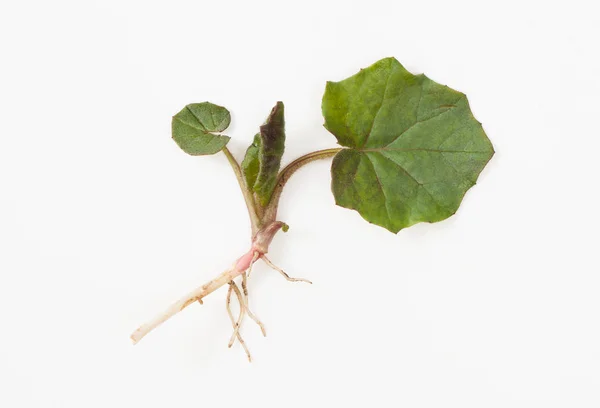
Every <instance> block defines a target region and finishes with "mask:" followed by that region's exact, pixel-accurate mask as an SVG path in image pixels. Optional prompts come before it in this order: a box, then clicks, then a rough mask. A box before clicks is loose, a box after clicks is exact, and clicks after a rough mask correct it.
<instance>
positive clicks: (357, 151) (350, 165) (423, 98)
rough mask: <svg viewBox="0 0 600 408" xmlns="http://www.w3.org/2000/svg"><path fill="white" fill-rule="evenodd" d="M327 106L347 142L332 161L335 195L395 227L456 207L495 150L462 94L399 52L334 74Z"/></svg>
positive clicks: (328, 123)
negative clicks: (407, 65)
mask: <svg viewBox="0 0 600 408" xmlns="http://www.w3.org/2000/svg"><path fill="white" fill-rule="evenodd" d="M322 109H323V116H324V117H325V127H326V128H327V129H328V130H329V131H330V132H331V133H333V134H334V136H335V137H336V138H337V140H338V142H339V143H340V144H341V145H342V146H346V147H347V149H342V150H341V151H340V152H339V153H338V154H337V155H336V156H335V157H334V160H333V164H332V167H331V173H332V190H333V194H334V196H335V200H336V203H337V204H338V205H340V206H342V207H346V208H350V209H354V210H357V211H358V212H359V213H360V215H361V216H362V217H363V218H364V219H366V220H367V221H369V222H371V223H374V224H377V225H380V226H382V227H384V228H387V229H388V230H390V231H392V232H398V231H399V230H401V229H402V228H406V227H409V226H411V225H413V224H416V223H418V222H436V221H441V220H443V219H446V218H448V217H449V216H451V215H452V214H454V213H455V212H456V210H457V209H458V207H459V206H460V203H461V201H462V198H463V196H464V195H465V193H466V191H467V190H468V189H469V188H470V187H471V186H473V185H474V184H475V182H476V181H477V177H478V176H479V173H480V172H481V170H482V169H483V168H484V167H485V165H486V163H487V162H488V161H489V160H490V158H491V157H492V155H493V154H494V149H493V147H492V144H491V143H490V141H489V139H488V138H487V136H486V135H485V133H484V131H483V128H482V127H481V123H479V122H478V121H477V120H476V119H475V118H474V117H473V114H472V113H471V110H470V109H469V104H468V102H467V98H466V96H465V95H464V94H462V93H460V92H457V91H454V90H452V89H450V88H448V87H447V86H443V85H440V84H438V83H436V82H434V81H432V80H431V79H429V78H427V77H426V76H425V75H413V74H411V73H410V72H408V71H407V70H406V69H404V67H403V66H402V65H401V64H400V63H399V62H398V61H396V59H394V58H386V59H382V60H380V61H378V62H377V63H375V64H373V65H371V66H370V67H368V68H366V69H363V70H361V71H360V72H359V73H357V74H356V75H354V76H351V77H350V78H347V79H345V80H343V81H340V82H328V83H327V87H326V89H325V95H324V96H323V104H322Z"/></svg>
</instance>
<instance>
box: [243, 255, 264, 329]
mask: <svg viewBox="0 0 600 408" xmlns="http://www.w3.org/2000/svg"><path fill="white" fill-rule="evenodd" d="M257 259H258V252H255V253H254V257H253V258H252V262H251V263H250V267H248V272H247V274H248V277H250V273H251V272H252V266H253V265H254V263H255V262H256V260H257ZM242 291H243V292H244V307H245V308H246V312H247V313H248V316H250V318H251V319H252V320H254V323H256V324H257V325H258V327H260V331H261V332H262V334H263V336H264V337H267V330H266V329H265V325H264V324H263V323H262V322H261V321H260V320H259V319H258V317H256V315H255V314H254V313H252V311H251V310H250V306H248V282H247V279H246V272H244V273H242Z"/></svg>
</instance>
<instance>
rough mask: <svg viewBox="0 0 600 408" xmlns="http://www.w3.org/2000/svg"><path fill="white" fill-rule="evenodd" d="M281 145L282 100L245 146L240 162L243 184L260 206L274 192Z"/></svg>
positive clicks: (283, 139) (264, 203) (283, 136)
mask: <svg viewBox="0 0 600 408" xmlns="http://www.w3.org/2000/svg"><path fill="white" fill-rule="evenodd" d="M284 148H285V120H284V108H283V102H277V104H276V105H275V107H273V109H272V110H271V113H270V114H269V117H268V118H267V120H266V122H265V124H264V125H262V126H261V127H260V133H259V134H257V135H256V136H255V137H254V142H253V143H252V144H251V145H250V147H248V150H247V151H246V156H245V157H244V160H243V161H242V171H243V173H244V177H245V179H246V184H247V185H248V186H249V187H250V188H251V189H252V191H254V193H255V194H256V197H257V198H258V201H259V203H260V204H261V205H263V206H265V205H267V204H268V203H269V200H270V199H271V195H272V194H273V189H274V188H275V183H276V182H277V174H278V173H279V167H280V166H281V157H282V156H283V150H284Z"/></svg>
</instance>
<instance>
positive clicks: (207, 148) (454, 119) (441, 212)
mask: <svg viewBox="0 0 600 408" xmlns="http://www.w3.org/2000/svg"><path fill="white" fill-rule="evenodd" d="M321 107H322V112H323V117H324V119H325V123H324V126H325V128H326V129H327V130H328V131H329V132H331V133H332V134H333V136H335V138H336V139H337V142H338V144H339V145H340V146H341V147H335V148H331V149H325V150H318V151H314V152H312V153H308V154H306V155H304V156H302V157H299V158H297V159H296V160H294V161H292V162H291V163H290V164H288V165H287V166H285V167H284V168H283V170H280V166H281V159H282V156H283V152H284V147H285V137H286V136H285V121H284V105H283V103H282V102H277V104H276V105H275V107H273V109H272V110H271V113H270V114H269V116H268V117H267V120H266V121H265V123H264V124H263V125H262V126H260V129H259V132H258V133H257V134H256V135H255V136H254V140H253V142H252V144H251V145H250V146H249V147H248V149H247V151H246V154H245V157H244V159H243V160H242V162H241V163H238V161H237V160H236V159H235V158H234V157H233V155H232V154H231V152H230V151H229V149H228V148H227V143H228V142H229V140H230V138H229V137H228V136H225V135H224V134H222V133H221V132H223V131H225V130H226V129H227V127H228V126H229V123H230V120H231V116H230V114H229V111H228V110H227V109H225V108H224V107H222V106H219V105H215V104H212V103H210V102H203V103H193V104H190V105H187V106H186V107H184V108H183V109H182V110H181V111H180V112H179V113H177V114H176V115H175V116H174V117H173V120H172V136H173V139H174V140H175V142H176V143H177V144H178V145H179V147H181V149H182V150H183V151H185V152H186V153H188V154H190V155H192V156H203V155H211V154H216V153H218V152H223V154H224V155H225V157H226V158H227V160H228V161H229V163H230V164H231V167H232V169H233V172H234V173H235V176H236V178H237V181H238V183H239V185H240V188H241V191H242V194H243V197H244V200H245V202H246V206H247V208H248V215H249V217H250V223H251V228H252V232H251V244H250V248H249V249H248V251H247V252H246V253H245V254H243V255H242V256H240V257H239V258H238V259H237V260H236V261H235V262H234V263H233V264H232V265H231V266H230V267H229V268H227V269H226V270H225V271H224V272H223V273H221V274H220V275H218V276H217V277H215V278H214V279H212V280H211V281H209V282H207V283H205V284H204V285H202V286H200V287H198V288H196V289H194V290H192V291H191V292H190V293H188V294H187V295H185V296H184V297H182V298H181V299H180V300H178V301H177V302H175V303H174V304H172V305H171V306H170V307H169V308H167V309H166V310H165V311H164V312H163V313H161V314H160V315H158V316H156V317H155V318H154V319H152V320H150V321H149V322H147V323H145V324H143V325H142V326H140V327H139V328H138V329H137V330H136V331H135V332H134V333H133V334H132V335H131V339H132V340H133V342H134V344H135V343H137V342H138V341H140V340H141V339H142V338H143V337H144V336H145V335H146V334H148V333H149V332H150V331H151V330H153V329H154V328H156V327H157V326H159V325H160V324H162V323H163V322H165V321H166V320H168V319H169V318H170V317H172V316H173V315H175V314H177V313H178V312H180V311H182V310H183V309H185V308H186V307H187V306H189V305H191V304H193V303H195V302H198V303H200V304H202V302H203V299H204V298H205V297H206V296H208V295H209V294H211V293H212V292H214V291H215V290H217V289H218V288H220V287H221V286H224V285H228V290H227V297H226V308H227V313H228V315H229V319H230V321H231V324H232V327H233V333H232V335H231V338H230V340H229V347H231V346H232V345H233V344H234V342H235V341H236V340H237V341H239V343H240V344H241V345H242V346H243V348H244V350H245V352H246V354H247V357H248V360H251V356H250V352H249V351H248V348H247V347H246V344H245V342H244V340H243V337H242V335H241V333H240V327H241V324H242V321H243V320H244V318H245V316H248V317H249V318H250V319H252V320H253V321H254V322H256V324H257V325H258V326H259V327H260V330H261V331H262V333H263V335H266V331H265V327H264V325H263V323H262V322H261V321H260V320H259V319H258V318H257V317H256V315H255V314H254V313H252V311H251V310H250V307H249V303H248V285H247V280H248V278H249V277H250V273H251V271H252V267H253V265H254V264H255V263H256V262H257V261H259V260H261V261H263V262H264V263H265V264H266V265H268V266H269V267H270V268H272V269H274V270H275V271H277V272H279V273H280V274H281V275H282V276H283V277H284V278H285V279H287V280H288V281H291V282H307V283H311V282H310V281H308V280H306V279H302V278H293V277H290V276H289V275H288V274H287V273H286V272H285V271H284V270H283V269H281V268H280V267H279V266H277V265H276V264H275V263H273V262H272V261H271V259H270V258H269V257H267V253H268V252H269V245H270V244H271V242H272V240H273V238H274V236H275V234H277V233H278V232H279V231H280V230H282V231H284V232H285V231H287V229H288V226H287V224H285V223H284V222H282V221H280V220H278V219H277V210H278V207H279V199H280V197H281V193H282V191H283V188H284V187H285V185H286V183H287V181H288V180H289V179H290V177H291V176H292V175H293V174H294V173H295V172H296V171H297V170H298V169H300V168H302V167H303V166H305V165H306V164H308V163H310V162H312V161H315V160H321V159H328V158H333V162H332V165H331V191H332V193H333V196H334V198H335V202H336V204H337V205H339V206H341V207H345V208H349V209H352V210H356V211H357V212H358V213H359V214H360V215H361V216H362V217H363V218H364V219H365V220H366V221H368V222H369V223H372V224H375V225H378V226H381V227H383V228H386V229H387V230H389V231H391V232H393V233H397V232H398V231H400V230H401V229H403V228H407V227H410V226H412V225H414V224H417V223H420V222H429V223H433V222H438V221H442V220H444V219H446V218H448V217H450V216H451V215H453V214H454V213H455V212H456V211H457V209H458V207H459V206H460V203H461V201H462V199H463V197H464V195H465V193H466V192H467V190H468V189H469V188H471V187H472V186H473V185H475V183H476V181H477V178H478V176H479V174H480V173H481V171H482V170H483V168H484V167H485V165H486V164H487V162H488V161H489V160H490V159H491V158H492V156H493V154H494V149H493V147H492V144H491V143H490V141H489V139H488V138H487V136H486V134H485V132H484V130H483V128H482V126H481V123H480V122H478V121H477V120H476V119H475V118H474V117H473V114H472V113H471V110H470V107H469V103H468V102H467V98H466V96H465V95H464V94H462V93H460V92H457V91H455V90H452V89H450V88H448V87H447V86H443V85H440V84H438V83H436V82H434V81H432V80H431V79H429V78H428V77H426V76H425V75H422V74H421V75H413V74H411V73H410V72H408V71H407V70H406V69H405V68H404V67H403V66H402V65H401V64H400V63H399V62H398V61H397V60H396V59H394V58H385V59H382V60H380V61H378V62H376V63H375V64H373V65H371V66H370V67H368V68H365V69H362V70H360V72H358V73H357V74H355V75H353V76H351V77H349V78H347V79H344V80H342V81H339V82H327V85H326V87H325V93H324V95H323V100H322V104H321ZM236 279H238V280H239V283H237V282H236ZM233 295H235V298H236V299H237V303H238V305H239V311H238V313H237V317H235V316H234V313H233V312H232V310H231V298H232V296H233Z"/></svg>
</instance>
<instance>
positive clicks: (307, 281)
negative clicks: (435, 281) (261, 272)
mask: <svg viewBox="0 0 600 408" xmlns="http://www.w3.org/2000/svg"><path fill="white" fill-rule="evenodd" d="M261 259H262V260H263V261H265V263H266V264H267V265H269V267H270V268H271V269H274V270H276V271H277V272H279V273H280V274H282V275H283V277H284V278H285V279H287V280H288V281H290V282H306V283H310V284H311V285H312V282H311V281H309V280H308V279H304V278H292V277H290V275H288V274H287V273H285V271H284V270H283V269H281V268H280V267H278V266H276V265H274V264H273V262H271V260H270V259H269V258H267V256H266V255H263V256H261Z"/></svg>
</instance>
